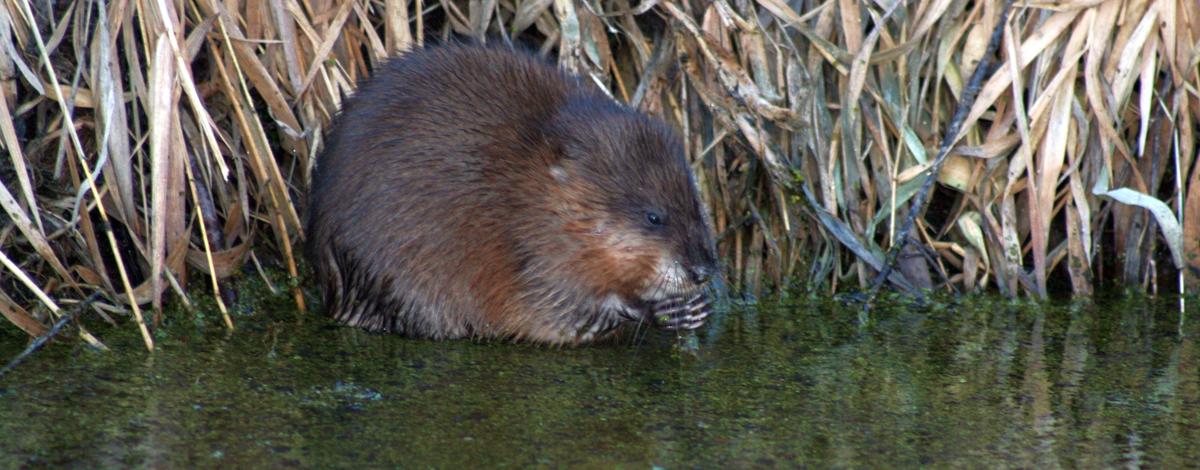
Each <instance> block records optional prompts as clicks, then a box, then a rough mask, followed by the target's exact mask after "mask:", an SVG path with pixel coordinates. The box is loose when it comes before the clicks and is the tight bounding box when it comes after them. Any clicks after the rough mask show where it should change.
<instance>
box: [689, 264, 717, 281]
mask: <svg viewBox="0 0 1200 470" xmlns="http://www.w3.org/2000/svg"><path fill="white" fill-rule="evenodd" d="M690 271H691V272H692V281H693V282H695V283H696V284H704V283H705V282H708V280H709V278H712V275H713V271H714V269H713V268H712V266H703V265H701V266H692V268H691V269H690Z"/></svg>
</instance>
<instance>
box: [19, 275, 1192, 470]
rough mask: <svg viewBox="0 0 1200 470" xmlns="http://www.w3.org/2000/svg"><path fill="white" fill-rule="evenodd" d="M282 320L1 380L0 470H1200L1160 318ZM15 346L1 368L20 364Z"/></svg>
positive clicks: (1142, 312)
mask: <svg viewBox="0 0 1200 470" xmlns="http://www.w3.org/2000/svg"><path fill="white" fill-rule="evenodd" d="M275 305H276V307H277V308H275V309H274V312H272V313H264V312H263V311H262V310H270V309H269V308H267V307H260V312H259V313H256V314H255V315H253V316H243V317H240V318H238V319H237V321H238V325H239V330H238V331H237V332H235V333H233V334H232V335H226V334H225V333H223V332H222V330H220V329H219V327H216V326H208V327H197V326H195V325H193V324H191V322H190V321H189V322H187V324H177V325H171V326H170V327H168V328H167V334H166V335H164V336H165V337H164V338H162V340H161V342H160V345H161V348H162V350H161V351H160V352H159V353H157V354H154V355H147V354H145V353H144V352H142V351H141V350H140V349H139V347H138V345H139V341H138V339H137V337H136V336H134V335H128V336H122V335H124V334H125V333H124V332H115V331H114V332H109V333H108V334H107V336H106V338H107V339H108V340H109V342H110V346H113V347H114V349H115V350H116V351H120V352H119V353H107V354H96V353H92V352H90V351H86V350H83V349H81V348H80V347H77V346H71V345H70V344H59V345H57V346H54V347H52V348H50V349H48V350H46V351H43V352H41V353H39V354H38V355H36V356H35V357H34V358H33V359H32V360H31V361H30V362H28V363H26V364H25V365H23V366H22V367H21V368H19V369H18V370H17V371H15V372H14V373H12V374H10V375H8V376H6V377H4V378H2V379H0V436H4V437H3V439H0V467H5V468H8V467H14V466H22V465H25V464H33V465H73V466H75V465H80V466H86V467H95V466H129V465H138V466H172V467H177V466H195V465H200V466H214V465H234V466H240V467H248V466H253V467H280V466H305V467H307V466H332V465H339V464H341V465H345V464H350V463H366V464H376V465H407V466H414V465H420V466H427V465H432V466H464V465H471V466H479V465H485V466H500V465H514V466H526V465H530V464H548V465H554V466H560V465H579V464H585V465H604V466H608V465H613V464H624V465H625V466H632V467H646V466H650V465H662V466H670V467H679V466H696V465H701V466H707V467H718V466H720V467H725V466H739V467H744V466H765V465H778V466H791V465H796V464H816V465H827V464H838V465H847V466H869V467H877V466H886V467H894V466H919V465H931V464H932V465H966V466H973V467H978V466H983V467H997V466H1000V467H1037V468H1046V467H1055V466H1067V467H1088V468H1095V467H1111V466H1128V465H1132V466H1140V465H1152V466H1155V467H1167V468H1179V467H1184V466H1190V465H1195V463H1196V462H1198V461H1200V445H1196V443H1198V442H1200V361H1198V359H1197V348H1196V343H1195V336H1196V334H1197V333H1200V329H1198V328H1196V327H1195V326H1194V322H1193V323H1192V324H1187V323H1186V322H1185V324H1184V326H1183V327H1182V329H1181V328H1180V326H1179V313H1178V310H1177V309H1175V307H1176V304H1174V303H1169V302H1165V301H1164V302H1152V301H1147V300H1146V299H1129V300H1113V301H1107V300H1102V301H1098V302H1097V303H1096V304H1094V305H1087V304H1078V305H1060V306H1030V305H1024V304H1022V305H1019V306H1018V305H1015V304H1011V303H1008V302H1005V301H1001V300H994V299H986V298H982V299H972V300H969V301H961V302H959V303H957V304H950V305H940V306H932V307H922V308H919V309H918V308H913V307H908V306H894V307H891V308H889V309H885V310H883V311H879V312H877V313H875V314H874V318H873V321H872V322H871V323H870V324H869V325H868V326H866V327H864V328H859V326H858V324H857V320H856V319H857V316H858V312H857V310H855V309H853V308H847V307H843V306H840V305H838V304H836V303H832V302H812V303H801V304H794V305H790V306H778V307H774V308H761V309H758V310H753V311H752V310H745V309H734V310H733V311H731V312H730V313H728V314H727V315H726V316H725V318H723V321H722V322H721V323H720V325H719V326H715V327H713V328H712V329H710V330H709V331H706V332H704V333H703V334H702V341H701V344H702V346H701V351H700V353H699V356H698V357H685V356H680V355H678V354H675V353H674V352H673V349H672V342H671V338H669V337H660V336H658V335H657V334H654V335H651V336H650V337H648V338H647V339H645V340H642V341H639V342H637V344H629V342H626V343H623V344H618V345H607V346H598V347H588V348H579V349H561V350H560V349H548V348H541V347H533V346H526V345H511V344H496V343H491V344H480V343H473V342H467V341H457V342H440V343H439V342H430V341H421V340H411V339H405V338H400V337H395V336H384V335H373V334H367V333H363V332H360V331H356V330H351V329H346V328H337V327H332V326H331V325H329V324H328V323H327V322H326V321H325V320H324V319H321V318H318V317H316V316H311V315H303V316H298V315H296V314H293V313H291V312H290V311H287V310H286V303H281V302H276V303H275ZM214 325H215V323H214ZM124 330H132V328H125V329H124ZM4 332H5V333H7V335H4V334H0V353H3V354H4V355H3V357H4V358H7V357H11V356H12V355H13V354H15V352H16V351H17V350H18V349H20V348H21V347H22V346H23V344H24V343H23V339H21V338H20V337H18V336H15V333H11V332H8V330H7V329H6V330H4ZM1181 332H1182V334H1181Z"/></svg>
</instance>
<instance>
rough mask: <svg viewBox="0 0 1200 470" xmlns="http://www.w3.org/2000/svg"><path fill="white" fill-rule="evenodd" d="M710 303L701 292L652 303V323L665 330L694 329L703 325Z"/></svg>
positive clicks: (710, 310)
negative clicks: (686, 296) (689, 296)
mask: <svg viewBox="0 0 1200 470" xmlns="http://www.w3.org/2000/svg"><path fill="white" fill-rule="evenodd" d="M711 312H712V303H711V302H709V300H708V296H707V295H705V294H704V293H703V292H701V293H699V294H696V295H694V296H692V297H691V298H685V297H676V298H672V299H667V300H663V301H661V302H659V303H657V304H654V307H653V310H652V313H653V318H654V324H655V325H656V326H658V327H659V328H662V329H665V330H694V329H696V328H700V327H701V326H702V325H704V319H705V318H708V314H709V313H711Z"/></svg>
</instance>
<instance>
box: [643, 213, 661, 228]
mask: <svg viewBox="0 0 1200 470" xmlns="http://www.w3.org/2000/svg"><path fill="white" fill-rule="evenodd" d="M646 222H650V225H662V223H663V222H662V217H661V216H659V215H658V214H656V213H654V212H647V213H646Z"/></svg>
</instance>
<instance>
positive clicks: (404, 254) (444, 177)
mask: <svg viewBox="0 0 1200 470" xmlns="http://www.w3.org/2000/svg"><path fill="white" fill-rule="evenodd" d="M696 193H697V192H696V188H695V184H694V182H693V181H692V179H691V176H690V171H689V170H688V168H687V165H686V162H685V161H684V159H683V151H682V148H681V146H680V144H679V139H678V138H677V137H676V136H675V135H674V134H673V132H672V131H671V130H670V129H669V128H668V127H667V126H665V125H663V124H662V123H660V122H658V121H655V120H653V119H650V118H648V117H646V116H644V115H641V114H639V113H635V112H633V111H631V110H628V109H627V108H625V107H623V106H620V105H618V104H616V103H614V102H613V101H611V100H610V99H609V98H608V97H606V96H604V95H603V94H601V93H600V92H599V91H598V90H596V89H595V88H594V87H593V86H592V85H590V84H588V83H586V82H583V81H581V80H579V79H578V78H576V77H573V76H570V75H567V74H565V73H563V72H561V71H559V70H558V69H556V68H554V67H552V66H550V65H548V64H545V63H543V62H542V61H541V60H539V59H537V58H535V57H533V56H531V55H528V54H525V53H521V52H514V51H511V50H508V49H504V48H501V47H483V46H470V45H448V46H441V47H435V48H430V49H424V50H418V51H414V52H411V53H409V54H407V55H405V56H403V57H402V58H400V59H396V60H392V61H389V62H388V63H386V64H384V65H383V66H382V67H381V70H378V71H377V72H376V76H375V77H374V78H373V79H372V80H371V81H369V82H367V83H365V84H363V86H362V87H361V88H360V89H359V91H358V92H357V93H356V94H355V95H354V96H353V97H352V98H350V99H349V100H347V102H346V105H345V106H344V108H343V112H342V114H341V115H340V116H339V117H338V119H337V120H336V122H335V125H334V127H333V129H332V131H331V133H330V134H329V137H328V140H327V147H326V149H325V150H324V152H323V153H322V154H321V155H320V157H319V158H318V161H317V166H316V168H315V169H314V173H313V179H312V187H311V189H310V200H309V213H308V221H307V223H308V234H309V244H308V247H307V252H308V256H309V259H310V260H311V261H312V263H313V266H314V269H315V272H316V276H317V279H318V281H319V282H320V284H321V288H322V293H323V295H324V298H325V305H326V309H327V311H328V313H329V314H330V315H332V316H333V317H334V318H336V319H337V320H339V321H341V322H343V323H346V324H349V325H355V326H359V327H363V328H366V329H368V330H373V331H392V332H400V333H405V334H410V335H414V336H423V337H430V338H461V337H472V336H473V337H500V338H515V339H528V340H533V341H538V342H547V343H555V344H567V343H579V342H586V341H590V340H594V339H598V338H600V337H603V336H604V335H605V334H607V333H609V332H611V331H613V330H614V329H615V328H616V327H617V326H619V325H621V324H622V323H636V322H639V321H642V320H644V319H646V318H648V317H647V311H646V310H647V308H648V307H647V306H648V305H649V304H650V303H652V302H654V301H658V300H661V299H660V298H654V297H669V296H678V295H684V294H686V293H690V292H694V291H695V290H696V289H698V288H699V287H700V286H698V285H694V284H690V283H680V282H678V281H676V282H672V283H671V284H670V285H664V284H663V281H662V278H663V276H662V273H661V272H660V271H662V269H661V266H663V265H664V263H665V264H670V263H676V265H683V264H688V265H692V264H705V263H707V264H708V265H712V264H713V263H715V260H714V255H713V248H712V238H711V235H710V229H709V225H708V222H707V220H706V218H705V216H704V213H703V210H702V207H701V205H700V203H699V200H698V198H697V196H696ZM646 207H658V208H661V209H656V210H662V211H664V212H665V213H667V214H669V217H673V218H674V219H676V220H674V222H675V223H674V224H664V228H663V230H657V231H655V230H650V229H647V228H646V227H641V226H639V225H638V221H639V220H640V219H639V217H641V215H640V214H641V212H639V211H643V210H645V208H646Z"/></svg>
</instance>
